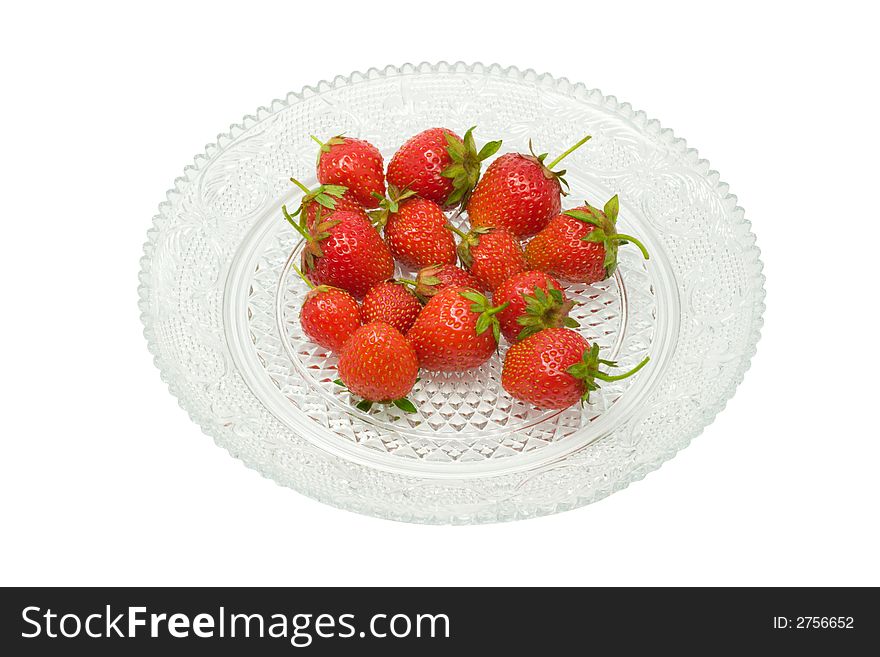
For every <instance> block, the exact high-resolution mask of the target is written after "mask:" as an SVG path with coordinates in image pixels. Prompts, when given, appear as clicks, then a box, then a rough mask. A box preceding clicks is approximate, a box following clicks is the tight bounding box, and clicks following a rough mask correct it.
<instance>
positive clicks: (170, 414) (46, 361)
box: [0, 0, 880, 585]
mask: <svg viewBox="0 0 880 657" xmlns="http://www.w3.org/2000/svg"><path fill="white" fill-rule="evenodd" d="M15 4H16V8H15V9H11V10H10V9H9V8H7V9H6V10H5V13H4V18H3V21H2V24H0V54H2V60H0V61H2V64H0V66H2V71H3V75H2V87H0V94H2V96H3V101H2V103H0V113H2V124H0V130H2V140H0V167H2V177H0V181H2V189H3V195H2V203H3V206H4V207H3V209H2V212H0V215H2V226H3V233H2V235H0V244H2V251H0V268H2V272H0V274H2V275H0V284H2V296H0V301H2V304H3V306H2V308H3V310H2V318H3V321H2V328H0V330H2V344H3V359H2V364H0V367H2V370H0V371H2V377H3V379H2V380H3V382H4V384H5V386H4V391H3V393H2V399H3V415H2V418H3V420H2V441H3V449H2V461H0V467H2V476H0V506H2V508H0V528H2V529H0V532H2V535H3V536H2V540H0V584H4V585H9V584H22V585H36V584H113V585H135V584H217V585H220V584H259V585H280V584H286V585H300V584H301V585H305V584H312V585H333V584H381V585H391V584H404V585H429V584H444V585H445V584H478V585H490V584H502V585H506V584H511V585H512V584H527V585H533V584H548V585H549V584H596V585H598V584H605V585H635V584H698V585H702V584H707V585H708V584H732V585H739V584H765V585H781V584H794V585H806V584H821V585H825V584H846V585H860V584H873V585H878V584H880V568H878V558H877V555H878V554H880V541H878V533H880V530H878V509H877V506H878V498H880V496H878V483H877V481H878V473H880V432H878V428H877V419H876V418H877V409H878V396H877V393H878V385H877V382H878V374H877V369H876V368H877V366H878V358H877V353H878V348H880V347H878V342H880V338H878V335H877V322H876V315H877V313H876V305H877V300H878V294H877V290H876V286H877V283H878V276H877V267H878V261H880V257H878V255H880V231H878V219H880V217H878V211H877V194H876V190H877V188H878V166H877V161H878V159H877V158H878V152H880V150H878V149H880V144H878V132H880V131H878V117H877V112H878V100H880V98H878V89H877V72H876V64H877V61H878V56H880V53H878V48H877V45H876V43H877V38H876V34H875V28H876V25H877V20H876V16H874V17H871V16H869V14H868V12H869V11H870V10H869V9H866V8H865V7H870V5H869V3H856V2H853V3H846V2H837V3H834V4H833V5H827V9H825V10H821V9H817V8H811V7H810V3H791V4H788V3H773V2H762V3H756V4H755V5H748V4H747V3H726V4H727V6H728V7H729V8H728V9H727V10H722V9H720V8H718V5H717V4H710V3H694V4H687V5H684V4H680V5H676V4H674V3H673V4H670V3H668V2H664V3H658V2H651V3H636V2H626V3H618V2H610V1H609V2H605V3H602V4H601V5H596V6H587V5H586V4H585V3H582V2H571V3H566V2H554V3H552V4H550V3H546V2H542V3H536V4H537V6H539V7H540V12H537V11H535V10H533V9H527V8H526V5H527V3H508V2H504V3H497V4H496V3H477V2H467V3H459V2H450V1H448V0H444V1H443V2H433V3H432V2H406V3H397V2H385V3H382V2H373V3H362V2H358V3H345V2H342V3H340V2H335V3H323V4H322V3H317V4H315V5H314V7H313V8H312V9H306V8H305V7H299V8H297V7H296V5H298V4H299V3H292V2H283V3H282V2H279V3H265V2H242V1H241V0H239V2H235V3H224V2H211V3H177V2H175V3H168V4H166V5H163V4H162V3H157V2H150V3H139V4H134V5H131V4H129V5H125V6H124V7H123V5H122V4H120V3H113V4H110V3H108V4H107V5H106V6H103V7H101V6H97V5H94V4H89V3H85V5H86V6H81V4H82V3H69V4H64V5H62V4H60V3H59V4H57V5H41V4H39V3H15ZM303 4H311V3H303ZM516 6H519V7H520V9H516V10H512V9H509V8H510V7H516ZM25 7H26V8H25ZM331 7H333V8H334V9H332V10H331ZM505 7H508V9H505ZM321 12H323V13H321ZM440 59H444V60H449V61H455V60H465V61H472V60H479V61H483V62H487V63H491V62H495V61H497V62H500V63H502V64H505V65H507V64H515V65H517V66H520V67H522V68H534V69H536V70H537V71H539V72H544V71H547V72H551V73H553V74H554V75H556V76H566V77H568V78H569V79H571V80H574V81H583V82H585V83H586V84H587V85H588V86H592V87H597V88H600V89H602V90H603V91H604V92H605V93H609V94H614V95H616V96H617V97H618V98H620V99H621V100H626V101H629V102H631V103H632V104H633V105H634V106H635V107H636V108H637V109H644V110H645V111H647V112H648V114H649V116H651V117H652V118H657V119H659V120H660V121H661V122H662V123H663V125H664V126H665V127H670V128H673V129H674V130H675V131H676V133H677V134H678V135H679V136H682V137H685V138H686V139H687V140H688V142H689V144H690V145H691V146H694V147H696V148H698V149H699V151H700V154H701V156H703V157H705V158H707V159H709V161H710V162H711V163H712V166H713V168H715V169H717V170H718V171H720V172H721V175H722V179H723V180H725V181H727V182H729V183H730V184H731V188H732V191H733V192H734V193H736V194H737V195H738V197H739V202H740V204H741V205H742V206H743V207H745V208H746V214H747V217H748V218H749V219H750V220H751V221H752V222H753V225H754V230H755V232H756V233H757V235H758V244H759V246H760V247H761V249H762V252H763V259H764V262H765V263H766V269H765V271H766V274H767V291H768V297H767V304H768V309H767V313H766V326H765V331H764V337H763V339H762V340H761V343H760V344H759V346H758V355H757V357H756V358H755V360H754V364H753V366H752V369H751V370H750V371H749V373H748V374H747V375H746V379H745V382H744V384H743V386H742V387H741V389H740V390H739V391H738V392H737V394H736V396H735V397H734V399H733V400H732V401H731V402H730V403H729V405H728V407H727V409H726V410H725V411H724V412H723V413H722V414H721V415H720V416H719V417H718V419H717V420H716V421H715V423H714V424H712V425H711V426H710V427H709V428H708V429H707V430H706V431H705V433H704V434H703V435H702V436H700V437H699V438H698V439H697V440H696V441H695V442H694V444H693V445H692V446H691V447H690V448H688V449H687V450H685V451H684V452H683V453H681V454H680V455H679V456H678V457H677V458H675V459H674V460H672V461H671V462H669V463H667V464H666V465H664V466H663V467H662V468H661V469H660V470H659V471H658V472H656V473H654V474H651V475H649V476H648V477H647V479H645V480H644V481H642V482H639V483H636V484H634V485H632V486H631V487H630V488H628V489H626V490H625V491H623V492H621V493H618V494H615V495H613V496H612V497H610V498H608V499H606V500H604V501H602V502H600V503H598V504H595V505H592V506H589V507H586V508H582V509H579V510H576V511H572V512H568V513H564V514H561V515H556V516H552V517H546V518H540V519H536V520H530V521H527V522H518V523H512V524H504V525H493V526H481V527H439V528H438V527H423V526H410V525H404V524H396V523H391V522H387V521H382V520H376V519H372V518H367V517H361V516H357V515H354V514H351V513H348V512H344V511H338V510H335V509H333V508H330V507H327V506H324V505H321V504H319V503H317V502H314V501H312V500H310V499H307V498H305V497H302V496H300V495H298V494H297V493H294V492H293V491H290V490H287V489H284V488H280V487H278V486H276V485H275V484H274V483H272V482H270V481H267V480H265V479H263V478H262V477H260V476H259V475H258V474H257V473H255V472H253V471H251V470H248V469H246V468H245V467H243V466H242V465H241V464H240V463H239V462H237V461H235V460H233V459H232V458H230V457H229V456H228V455H227V454H226V452H224V451H223V450H221V449H218V448H217V447H216V446H214V444H213V442H212V441H211V440H210V439H209V438H208V437H206V436H205V435H203V434H202V433H201V432H200V430H199V429H198V428H197V427H196V426H195V425H194V424H192V423H191V422H190V421H189V419H188V418H187V416H186V414H185V413H184V412H183V411H182V410H181V409H180V408H179V407H178V406H177V403H176V401H175V400H174V399H173V398H172V397H171V396H170V395H169V394H168V392H167V390H166V389H165V386H164V385H163V384H162V383H161V382H160V380H159V375H158V372H157V371H156V370H155V368H154V367H153V364H152V361H151V358H150V357H149V355H148V354H147V350H146V346H145V343H144V340H143V337H142V335H141V325H140V320H139V318H138V311H137V306H136V301H137V295H136V291H135V290H136V285H137V271H138V259H139V258H140V256H141V247H142V243H143V241H144V239H145V235H146V231H147V228H148V227H149V225H150V222H151V217H152V215H153V214H154V213H155V211H156V207H157V205H158V204H159V202H160V201H162V200H163V198H164V193H165V190H166V189H167V188H169V187H170V186H171V184H172V181H173V179H174V178H175V177H177V176H178V175H180V174H181V172H182V169H183V167H184V165H186V164H188V163H190V162H191V161H192V158H193V156H194V155H195V154H196V153H198V152H201V151H202V149H203V147H204V145H205V144H206V143H208V142H211V141H213V140H214V139H215V136H216V135H217V134H218V133H219V132H222V131H225V130H226V129H227V128H228V126H229V125H230V124H231V123H233V122H237V121H239V120H240V119H241V117H242V116H243V115H244V114H246V113H251V112H253V111H254V110H255V109H256V107H257V106H259V105H265V104H268V103H269V102H270V101H271V100H272V99H273V98H276V97H281V96H283V95H284V94H285V93H286V92H288V91H290V90H299V89H300V88H301V87H302V86H303V85H306V84H312V83H315V82H317V81H318V80H321V79H324V78H332V77H333V76H335V75H336V74H347V73H349V72H351V71H352V70H355V69H360V70H363V69H366V68H368V67H370V66H379V67H381V66H384V65H385V64H388V63H403V62H405V61H414V62H419V61H422V60H430V61H435V60H440Z"/></svg>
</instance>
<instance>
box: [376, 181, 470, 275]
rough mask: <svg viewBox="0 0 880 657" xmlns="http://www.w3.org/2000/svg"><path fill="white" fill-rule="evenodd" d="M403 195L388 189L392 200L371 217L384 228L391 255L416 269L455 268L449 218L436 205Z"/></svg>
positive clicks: (432, 202)
mask: <svg viewBox="0 0 880 657" xmlns="http://www.w3.org/2000/svg"><path fill="white" fill-rule="evenodd" d="M414 193H415V192H413V191H411V190H407V191H406V192H403V193H400V192H399V191H398V189H397V187H395V186H393V185H391V186H390V187H389V191H388V194H389V198H388V199H383V200H382V202H381V204H380V209H379V210H374V211H373V213H372V216H373V220H374V222H375V223H376V224H379V225H383V224H384V226H385V241H386V242H387V243H388V248H389V249H391V255H393V256H394V258H395V259H396V260H398V261H399V262H400V263H401V264H403V265H404V266H406V267H410V268H413V269H420V268H422V267H427V266H428V265H436V264H441V265H446V264H448V265H454V264H455V261H456V255H455V238H453V237H452V234H451V233H450V232H449V231H448V230H446V215H445V214H443V209H442V208H441V207H440V206H439V205H437V204H436V203H435V202H434V201H428V200H426V199H423V198H419V197H414V196H413V194H414Z"/></svg>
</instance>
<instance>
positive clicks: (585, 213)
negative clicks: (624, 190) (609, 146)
mask: <svg viewBox="0 0 880 657" xmlns="http://www.w3.org/2000/svg"><path fill="white" fill-rule="evenodd" d="M619 208H620V206H619V202H618V199H617V195H614V196H612V197H611V199H610V200H609V201H608V202H607V203H606V204H605V209H604V210H599V209H598V208H594V207H592V206H591V205H590V204H589V203H586V204H585V205H582V206H581V207H578V208H575V209H574V210H567V211H566V212H563V213H562V214H560V215H558V216H556V217H554V218H553V219H552V220H551V221H550V223H549V224H547V227H546V228H545V229H544V230H542V231H541V232H540V233H538V234H537V235H535V238H534V239H533V240H532V241H531V242H529V244H528V246H527V247H526V259H527V260H528V261H529V266H531V267H534V268H535V269H540V270H541V271H543V272H546V273H548V274H550V275H551V276H556V277H558V278H560V279H563V280H566V281H571V282H578V283H595V282H596V281H602V280H605V279H606V278H608V277H609V276H611V275H612V274H613V273H614V270H615V269H617V247H618V245H619V244H626V243H627V242H632V243H633V244H635V245H636V246H637V247H638V248H639V250H641V252H642V255H643V256H644V257H645V259H646V260H647V259H648V251H647V250H646V249H645V247H644V245H643V244H642V243H641V242H640V241H639V240H637V239H636V238H635V237H632V236H630V235H623V234H621V233H618V232H617V229H616V225H617V213H618V211H619Z"/></svg>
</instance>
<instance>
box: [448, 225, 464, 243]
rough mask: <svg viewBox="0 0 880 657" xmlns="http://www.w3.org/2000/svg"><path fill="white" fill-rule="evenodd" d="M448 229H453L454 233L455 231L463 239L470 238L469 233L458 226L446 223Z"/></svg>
mask: <svg viewBox="0 0 880 657" xmlns="http://www.w3.org/2000/svg"><path fill="white" fill-rule="evenodd" d="M446 229H447V230H451V231H452V232H453V233H455V234H456V235H458V236H459V237H460V238H461V239H463V240H466V239H468V236H467V233H465V232H463V231H461V230H459V229H458V228H456V227H455V226H453V225H452V224H446Z"/></svg>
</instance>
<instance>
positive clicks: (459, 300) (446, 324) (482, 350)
mask: <svg viewBox="0 0 880 657" xmlns="http://www.w3.org/2000/svg"><path fill="white" fill-rule="evenodd" d="M504 308H505V306H498V307H494V308H493V307H492V306H491V305H490V304H489V301H488V299H486V297H485V296H483V295H482V294H480V293H479V292H477V291H476V290H474V289H472V288H467V287H461V286H457V285H454V286H450V287H447V288H445V289H444V290H441V291H440V292H438V293H437V294H435V295H434V296H433V297H431V299H430V300H429V301H428V303H427V304H426V305H425V307H424V308H423V309H422V312H421V313H419V316H418V317H417V318H416V323H415V324H413V326H412V328H411V329H410V330H409V333H407V338H408V339H409V341H410V342H411V343H412V346H413V348H414V349H415V350H416V355H418V357H419V362H420V363H421V364H422V367H424V368H425V369H428V370H435V371H439V372H463V371H465V370H469V369H471V368H472V367H477V366H478V365H481V364H482V363H484V362H486V361H487V360H489V357H490V356H491V355H492V352H494V351H495V349H496V348H497V347H498V337H499V335H500V332H501V328H500V326H499V325H498V318H497V317H496V316H495V315H497V314H498V313H499V312H501V311H502V310H503V309H504ZM489 329H491V330H489Z"/></svg>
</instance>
